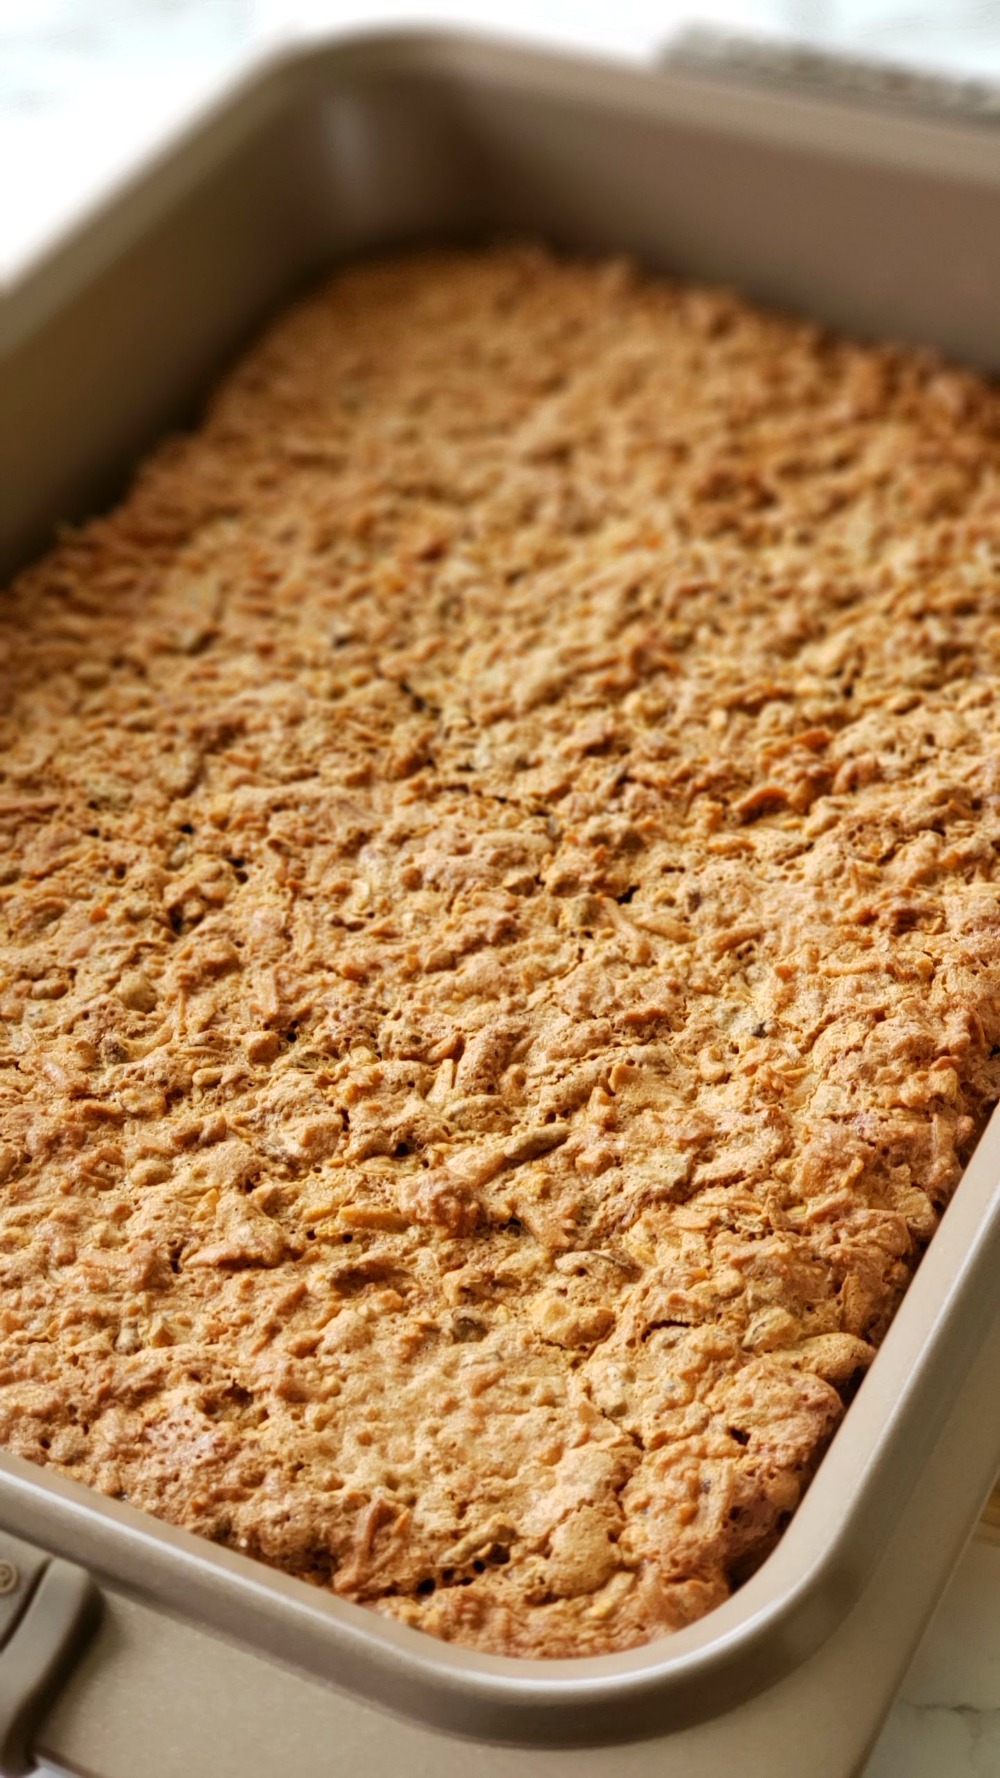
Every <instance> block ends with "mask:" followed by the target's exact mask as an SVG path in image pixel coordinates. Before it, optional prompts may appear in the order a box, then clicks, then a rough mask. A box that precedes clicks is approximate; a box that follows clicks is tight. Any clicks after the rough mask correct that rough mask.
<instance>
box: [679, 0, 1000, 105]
mask: <svg viewBox="0 0 1000 1778" xmlns="http://www.w3.org/2000/svg"><path fill="white" fill-rule="evenodd" d="M660 61H661V64H662V65H663V66H664V67H666V68H669V70H670V72H671V73H672V74H682V75H683V74H690V75H692V76H694V77H696V78H699V79H703V80H723V81H726V82H730V83H734V84H739V85H742V86H753V87H773V88H778V89H780V90H781V91H782V92H784V93H797V94H800V95H801V96H802V97H803V98H807V97H808V98H819V99H829V100H834V101H836V102H837V103H840V104H843V103H847V104H857V105H864V106H873V107H876V108H877V109H879V110H881V111H883V112H884V111H886V110H897V111H905V112H908V113H909V114H911V115H912V114H913V113H918V114H921V113H922V114H924V115H927V114H930V115H933V116H935V117H936V118H938V120H940V119H941V117H942V116H945V117H951V118H952V119H953V120H954V121H955V122H956V123H974V124H978V125H983V124H991V125H993V126H994V127H995V128H997V129H1000V81H996V80H982V79H978V78H972V77H964V76H961V75H950V74H939V73H936V72H935V73H932V72H930V71H928V70H926V69H920V68H916V67H907V66H905V65H904V64H902V63H898V62H893V61H888V60H882V59H881V58H875V57H871V58H869V57H866V56H855V55H846V54H844V53H842V52H841V51H839V50H829V49H820V48H818V47H816V46H815V45H813V44H808V43H800V42H794V41H788V40H784V39H781V38H772V37H763V36H760V37H746V36H741V35H738V34H734V33H731V32H728V31H717V30H715V29H713V28H712V27H711V26H707V25H691V26H688V27H686V28H685V29H683V30H681V31H680V32H679V33H678V34H677V36H676V37H673V38H672V39H671V40H670V42H669V43H668V44H667V46H666V48H665V49H664V50H663V51H662V53H661V56H660Z"/></svg>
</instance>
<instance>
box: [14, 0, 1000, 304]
mask: <svg viewBox="0 0 1000 1778" xmlns="http://www.w3.org/2000/svg"><path fill="white" fill-rule="evenodd" d="M393 23H405V24H408V25H411V26H412V25H415V24H422V25H426V24H451V25H463V26H466V27H471V28H474V29H479V30H486V31H491V32H494V33H501V34H503V35H505V36H514V37H522V38H529V39H532V40H534V41H536V42H538V41H542V42H548V43H551V44H557V45H560V46H562V47H564V48H574V49H579V50H582V51H587V50H591V51H599V52H603V53H605V54H609V53H610V54H614V55H620V56H625V57H629V58H632V59H642V58H651V57H654V56H656V55H657V54H658V53H660V52H661V51H662V50H663V49H664V48H665V47H666V46H668V45H669V43H670V41H671V39H672V38H674V37H675V36H676V35H677V34H678V33H679V32H680V31H681V30H683V29H684V28H685V27H686V26H688V25H691V24H701V25H709V26H716V27H720V28H722V29H725V30H728V31H734V32H740V33H757V34H760V35H764V36H767V37H778V38H783V39H789V38H791V39H795V40H797V41H799V42H806V43H809V44H813V45H816V46H819V47H823V48H830V49H834V50H839V51H842V52H846V53H850V54H857V53H861V54H865V55H868V56H875V57H882V58H885V59H887V60H891V61H894V62H902V63H905V64H908V65H911V66H914V67H917V68H923V69H926V68H930V69H944V70H948V71H949V72H951V73H953V74H958V75H963V76H970V75H972V76H979V77H980V78H984V77H985V78H998V79H1000V0H705V3H703V4H699V0H606V3H604V4H601V3H600V0H395V4H393V3H392V0H381V3H380V0H353V3H352V0H0V277H2V276H3V274H4V273H5V272H6V273H9V272H10V271H12V270H13V269H14V267H15V266H16V265H17V264H18V263H19V262H22V261H23V260H24V259H26V258H27V257H30V255H31V254H32V253H33V252H34V251H35V250H36V249H37V248H38V246H39V245H41V243H42V242H44V241H45V239H46V237H48V236H49V235H51V233H52V232H53V230H55V229H58V227H59V226H60V224H61V223H62V222H63V221H64V220H65V219H66V218H67V217H69V216H71V215H72V214H73V213H74V212H75V211H77V210H78V209H80V208H81V206H86V204H87V203H88V202H89V201H91V200H92V199H93V198H94V197H95V196H96V195H97V194H98V193H99V192H100V191H101V190H102V188H104V187H105V186H106V185H107V184H108V183H109V182H110V181H113V180H114V178H115V176H116V174H117V173H119V172H120V171H121V170H122V169H123V168H124V167H126V166H127V165H128V164H129V163H130V162H133V161H134V160H135V159H136V157H137V156H141V155H142V153H143V152H144V151H146V150H148V149H149V148H150V147H151V146H152V145H153V144H154V143H155V142H156V141H157V139H158V138H159V137H162V135H163V133H164V131H165V130H169V129H170V128H171V127H173V126H175V125H176V124H177V123H179V122H181V121H182V120H183V117H184V116H185V114H186V113H187V112H189V111H191V110H194V109H197V107H198V105H199V104H200V103H202V102H203V100H204V98H205V96H206V94H208V93H209V92H210V91H211V90H212V89H213V87H214V86H216V85H217V83H218V81H219V80H220V78H221V77H222V76H224V75H225V73H226V72H227V71H229V70H231V69H236V68H238V67H239V66H240V65H241V64H242V63H244V62H246V61H248V60H250V59H252V58H253V57H255V56H256V55H259V54H260V53H261V51H262V50H263V49H265V48H266V46H267V45H268V44H269V43H275V42H279V41H281V40H283V39H284V40H287V39H288V38H290V37H293V36H296V35H298V36H303V37H308V36H311V35H313V34H316V33H318V32H327V31H330V30H338V31H348V30H356V29H359V28H364V27H366V26H372V25H381V26H385V25H391V24H393Z"/></svg>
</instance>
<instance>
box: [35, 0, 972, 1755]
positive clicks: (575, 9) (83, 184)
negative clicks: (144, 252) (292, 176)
mask: <svg viewBox="0 0 1000 1778" xmlns="http://www.w3.org/2000/svg"><path fill="white" fill-rule="evenodd" d="M431 15H432V16H433V18H434V20H435V22H451V23H455V22H461V23H472V24H476V25H480V26H486V27H491V28H494V29H496V30H500V31H504V32H507V33H508V34H509V33H512V32H513V33H517V34H520V35H524V36H533V37H535V38H542V39H545V40H548V41H550V42H557V43H562V44H572V45H581V46H585V47H589V48H594V49H599V50H605V51H610V52H612V53H616V54H621V55H626V56H631V57H644V56H648V55H650V54H652V53H654V52H655V50H656V49H657V48H658V47H659V46H661V45H662V44H663V43H664V42H665V41H666V40H667V39H668V38H669V36H670V35H671V33H672V31H673V30H674V29H675V28H676V27H677V26H678V25H679V24H680V23H681V22H684V21H687V20H690V19H691V18H692V16H694V17H695V18H697V19H698V20H700V21H701V20H705V21H711V22H717V23H720V24H723V25H726V26H729V27H732V28H734V29H741V28H751V29H753V28H761V29H765V30H776V31H779V32H781V31H786V32H791V33H794V34H797V35H799V36H803V35H806V36H810V37H811V38H812V39H814V40H817V41H820V42H824V43H827V44H831V45H833V46H839V47H849V48H851V49H854V50H856V49H858V48H862V49H865V48H867V49H868V50H870V51H875V52H879V51H881V52H883V53H887V54H889V55H898V56H900V57H902V58H904V59H906V58H908V59H911V60H915V61H917V62H922V63H923V64H924V65H928V64H929V65H938V66H943V67H948V68H949V69H951V70H953V71H958V72H965V73H977V74H991V75H996V76H1000V3H995V0H994V3H991V0H950V3H948V0H942V3H940V4H938V5H933V4H928V3H926V0H923V3H921V0H911V4H908V5H907V4H905V0H882V3H877V0H831V3H829V4H827V3H825V0H787V3H786V4H781V0H773V3H768V0H714V3H713V0H706V3H704V4H698V3H697V0H688V3H685V0H660V3H659V4H653V3H651V0H616V4H615V5H614V6H613V7H612V6H601V5H599V4H597V3H596V0H591V3H586V0H583V3H581V0H575V3H574V0H530V3H529V0H438V3H437V4H435V5H433V6H427V5H426V4H423V3H421V0H397V4H396V5H394V6H390V5H386V4H378V0H354V3H353V4H350V3H348V4H344V5H340V6H337V5H334V4H331V3H330V0H0V168H2V169H3V175H2V177H0V277H2V275H3V274H4V272H5V270H6V271H9V270H10V269H13V268H14V267H15V266H16V265H17V263H18V262H19V261H21V260H23V259H24V258H25V257H27V256H30V254H31V253H32V252H33V251H34V250H35V249H36V248H37V246H38V245H39V244H40V243H41V242H42V241H44V240H45V238H46V237H47V236H48V235H50V234H51V233H52V232H53V230H55V229H57V228H59V227H60V226H61V225H62V224H63V223H64V222H65V221H66V220H67V219H68V218H69V217H70V216H72V215H73V214H74V212H76V211H78V210H79V209H80V208H82V207H85V206H86V205H87V204H88V203H89V202H90V201H91V200H92V199H93V198H94V197H95V196H96V195H97V194H98V193H99V192H100V190H101V189H102V188H103V187H104V186H106V185H107V184H108V183H109V182H110V181H112V180H113V179H114V178H115V176H116V175H117V174H118V173H119V172H120V171H121V169H122V168H123V167H124V166H126V165H127V164H128V162H129V161H130V160H131V159H133V158H134V157H135V156H136V155H141V154H142V153H143V151H144V150H146V149H148V148H149V147H150V146H151V145H152V144H153V143H155V141H156V140H157V138H158V137H159V136H160V135H162V133H163V132H164V131H165V130H167V129H169V128H170V127H171V126H172V125H173V124H175V123H176V122H177V121H178V120H179V119H180V118H181V117H183V115H184V114H185V112H186V111H188V110H190V109H192V108H194V107H196V106H197V104H198V103H199V101H200V100H201V98H202V97H203V96H204V95H205V94H206V93H207V92H208V91H210V90H211V89H212V87H213V86H214V85H215V84H216V83H217V82H218V80H219V79H220V77H221V76H222V75H223V74H224V73H225V72H226V71H227V70H228V69H229V68H231V67H233V66H235V65H236V64H237V63H238V62H239V61H240V60H241V59H242V58H243V57H245V56H247V55H248V54H251V53H253V51H254V49H255V47H256V46H258V45H259V44H260V42H261V40H262V39H267V38H271V39H273V38H277V37H280V36H282V35H288V34H289V33H291V32H294V31H306V32H309V31H312V30H314V29H320V28H326V29H329V28H330V27H331V26H349V25H358V24H364V23H367V22H378V23H384V22H387V21H389V20H406V21H407V22H410V23H412V22H415V21H417V20H419V21H421V22H425V21H426V20H427V19H428V17H429V16H431ZM998 1775H1000V1542H991V1541H989V1540H987V1539H986V1538H984V1537H977V1538H975V1539H974V1540H973V1542H972V1543H971V1544H970V1545H969V1547H968V1549H967V1551H966V1553H965V1556H964V1557H963V1559H962V1561H961V1563H960V1565H959V1567H958V1569H957V1571H956V1573H955V1576H954V1578H953V1580H952V1582H951V1584H950V1587H949V1589H948V1591H947V1593H946V1595H945V1597H944V1599H943V1601H942V1603H941V1605H940V1607H939V1609H938V1613H937V1615H936V1617H935V1619H934V1621H933V1623H932V1624H931V1626H930V1627H929V1629H928V1631H927V1633H926V1635H925V1637H924V1639H923V1642H922V1644H921V1647H920V1649H919V1651H918V1654H917V1656H916V1658H915V1660H914V1662H913V1664H912V1666H911V1669H910V1672H909V1674H908V1676H907V1678H906V1680H905V1682H904V1685H903V1687H902V1690H901V1692H900V1695H899V1698H898V1699H897V1701H896V1703H895V1705H894V1707H893V1710H892V1712H891V1713H890V1716H889V1718H888V1720H887V1722H886V1725H885V1728H884V1730H883V1732H882V1735H881V1737H880V1739H879V1742H878V1745H877V1747H876V1749H875V1751H874V1753H873V1755H872V1757H871V1760H870V1762H869V1764H868V1767H867V1768H866V1772H865V1775H864V1778H998ZM755 1778H756V1775H755ZM803 1778H807V1770H806V1767H803Z"/></svg>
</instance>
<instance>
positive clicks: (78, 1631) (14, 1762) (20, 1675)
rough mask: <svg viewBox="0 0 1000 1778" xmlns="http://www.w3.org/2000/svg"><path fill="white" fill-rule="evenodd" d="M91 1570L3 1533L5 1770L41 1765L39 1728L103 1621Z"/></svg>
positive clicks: (0, 1744)
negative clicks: (37, 1745) (37, 1743)
mask: <svg viewBox="0 0 1000 1778" xmlns="http://www.w3.org/2000/svg"><path fill="white" fill-rule="evenodd" d="M99 1608H100V1594H99V1593H98V1591H97V1588H96V1586H95V1585H94V1582H93V1581H92V1580H91V1577H90V1575H89V1574H88V1573H87V1571H86V1569H84V1568H79V1567H77V1565H76V1564H75V1563H74V1562H66V1561H64V1560H63V1559H62V1557H60V1556H51V1555H49V1553H48V1551H47V1550H42V1549H39V1548H38V1546H37V1545H36V1544H33V1543H28V1542H27V1541H26V1540H25V1539H24V1538H22V1537H13V1536H12V1535H11V1534H10V1532H8V1531H0V1774H2V1775H3V1778H25V1775H26V1774H27V1773H30V1772H34V1771H35V1770H36V1769H37V1768H36V1763H35V1757H34V1754H33V1752H32V1747H33V1743H34V1739H35V1732H36V1730H37V1728H38V1725H39V1723H40V1721H41V1719H42V1717H43V1716H44V1715H45V1714H46V1712H47V1711H48V1709H49V1708H50V1706H51V1704H52V1701H53V1697H54V1695H55V1693H56V1692H57V1691H58V1689H59V1686H60V1685H61V1683H62V1681H63V1680H64V1679H65V1678H66V1676H67V1675H68V1673H69V1671H70V1669H71V1667H72V1665H73V1662H74V1660H75V1658H76V1656H77V1654H78V1653H79V1652H80V1651H81V1649H82V1647H83V1644H84V1642H85V1641H86V1639H87V1637H88V1635H89V1632H90V1631H91V1630H92V1629H93V1628H94V1626H95V1625H96V1622H97V1618H98V1614H99Z"/></svg>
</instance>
